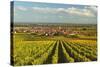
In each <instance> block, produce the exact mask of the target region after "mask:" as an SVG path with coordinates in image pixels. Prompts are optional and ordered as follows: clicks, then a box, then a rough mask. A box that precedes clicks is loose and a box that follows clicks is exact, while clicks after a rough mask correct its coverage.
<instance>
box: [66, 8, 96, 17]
mask: <svg viewBox="0 0 100 67" xmlns="http://www.w3.org/2000/svg"><path fill="white" fill-rule="evenodd" d="M65 11H66V12H67V13H69V14H76V15H80V16H88V17H94V16H95V15H94V14H93V13H92V11H91V10H89V9H85V8H83V9H79V8H75V7H71V8H68V9H66V10H65Z"/></svg>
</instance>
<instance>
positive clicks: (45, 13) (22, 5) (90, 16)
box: [13, 1, 97, 24]
mask: <svg viewBox="0 0 100 67" xmlns="http://www.w3.org/2000/svg"><path fill="white" fill-rule="evenodd" d="M13 11H14V13H13V17H14V18H13V19H14V22H15V23H19V22H21V23H82V24H96V23H97V7H96V6H94V5H72V4H58V3H40V2H25V1H14V10H13Z"/></svg>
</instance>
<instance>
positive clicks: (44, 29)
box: [11, 24, 97, 66]
mask: <svg viewBox="0 0 100 67" xmlns="http://www.w3.org/2000/svg"><path fill="white" fill-rule="evenodd" d="M64 25H65V24H63V25H61V24H59V25H57V24H53V25H52V24H51V25H50V24H48V25H47V24H44V25H41V24H40V25H35V24H33V25H32V24H31V25H27V24H25V25H21V24H20V25H14V30H13V31H12V32H11V33H12V34H11V35H12V44H11V46H12V47H11V49H13V51H12V53H11V58H12V59H11V62H12V65H15V66H19V65H37V64H57V63H73V62H90V61H96V60H97V37H96V36H97V34H96V33H97V31H96V26H95V25H65V26H64Z"/></svg>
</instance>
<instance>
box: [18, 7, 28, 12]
mask: <svg viewBox="0 0 100 67" xmlns="http://www.w3.org/2000/svg"><path fill="white" fill-rule="evenodd" d="M16 9H18V10H22V11H26V10H27V8H26V7H22V6H18V7H16Z"/></svg>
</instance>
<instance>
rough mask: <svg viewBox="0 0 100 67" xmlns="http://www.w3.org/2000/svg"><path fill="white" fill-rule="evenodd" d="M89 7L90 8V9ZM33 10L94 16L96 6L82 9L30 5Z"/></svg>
mask: <svg viewBox="0 0 100 67" xmlns="http://www.w3.org/2000/svg"><path fill="white" fill-rule="evenodd" d="M90 8H91V9H90ZM32 9H33V11H37V12H41V13H42V12H43V13H66V14H71V15H79V16H87V17H94V16H95V14H94V12H93V11H94V10H95V11H96V10H97V8H95V7H84V8H83V9H80V8H75V7H70V8H48V7H45V8H41V7H32Z"/></svg>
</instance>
